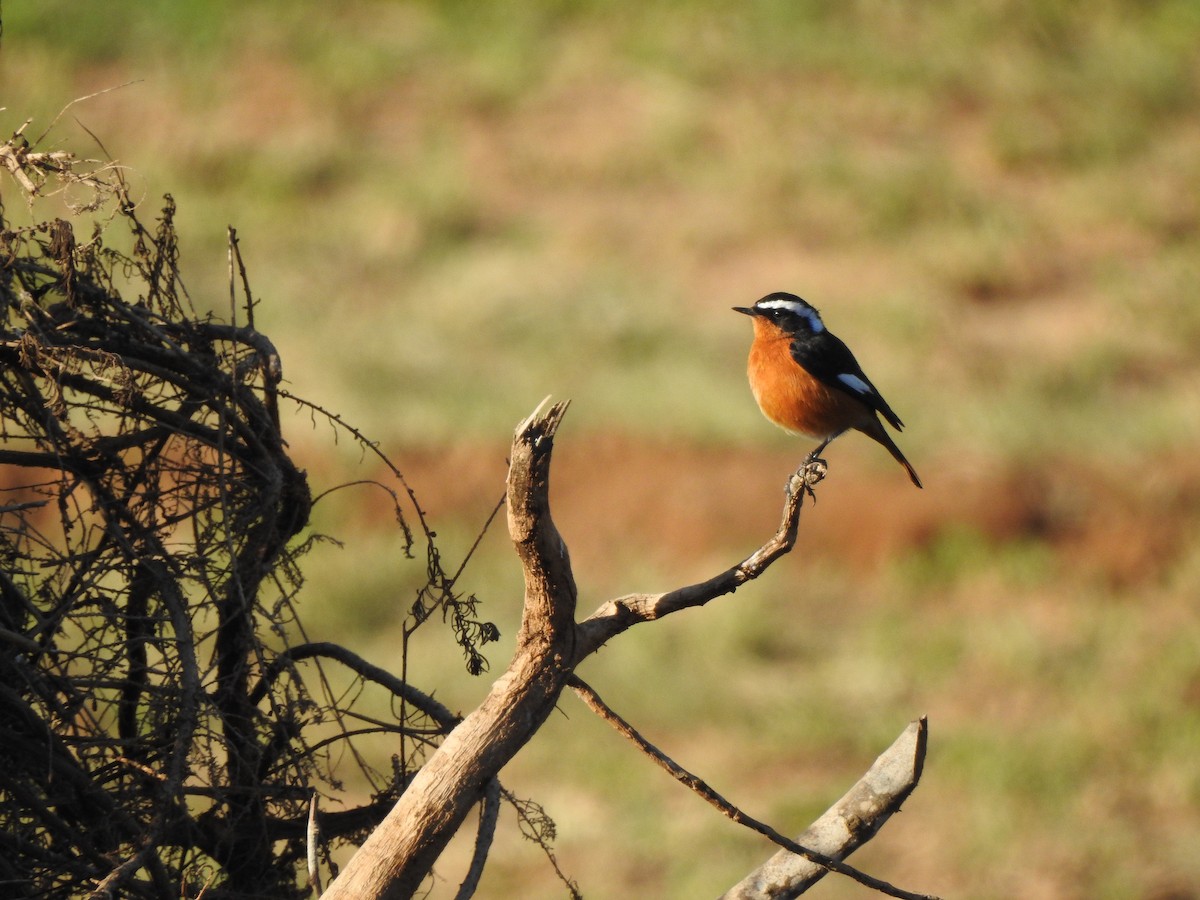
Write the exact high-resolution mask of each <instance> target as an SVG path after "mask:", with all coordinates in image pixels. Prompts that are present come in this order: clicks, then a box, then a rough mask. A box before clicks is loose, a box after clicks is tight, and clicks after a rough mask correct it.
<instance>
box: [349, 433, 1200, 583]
mask: <svg viewBox="0 0 1200 900" xmlns="http://www.w3.org/2000/svg"><path fill="white" fill-rule="evenodd" d="M852 439H853V438H851V440H852ZM506 449H507V448H506V447H503V446H499V445H496V446H478V445H477V446H465V445H460V446H452V447H441V448H426V449H420V450H406V451H403V452H400V453H397V454H396V455H395V457H394V458H395V459H396V461H397V463H398V464H399V466H400V467H401V469H402V470H403V471H404V473H405V476H406V477H407V478H408V480H409V483H410V484H411V485H412V486H413V488H414V490H415V491H416V493H417V496H418V497H419V498H420V500H421V502H422V504H423V505H424V506H425V508H426V510H427V511H428V512H429V514H430V516H431V518H432V520H433V522H434V523H435V527H436V523H437V522H439V521H441V522H443V523H444V522H446V521H447V520H450V519H454V520H465V521H468V522H476V521H477V522H480V523H481V522H482V521H483V520H484V518H486V515H487V513H488V512H489V511H490V509H491V506H492V504H493V503H494V502H495V501H496V500H497V499H498V498H499V496H500V494H501V492H502V491H503V483H504V474H505V455H506ZM873 449H874V448H873V447H871V446H869V445H864V447H860V448H853V450H852V448H850V447H840V448H839V447H835V448H834V449H833V450H832V451H831V452H830V453H828V454H827V456H828V457H830V458H831V470H830V474H829V478H828V480H827V481H826V483H825V484H823V485H822V486H820V487H819V488H818V497H819V502H818V503H817V504H816V505H815V506H814V507H811V508H809V509H807V510H806V512H805V520H804V525H803V526H802V529H801V544H802V546H803V547H804V548H805V552H806V553H807V554H810V555H813V556H816V557H819V558H823V559H828V560H831V561H840V562H843V563H845V564H847V565H848V566H849V567H851V569H852V570H853V569H860V570H863V571H870V570H871V569H873V568H875V567H876V566H878V565H879V564H880V563H882V562H885V561H887V560H889V559H891V558H893V557H896V556H897V555H900V554H902V553H905V552H909V551H912V550H914V549H920V548H922V547H926V546H928V545H929V544H930V543H931V542H932V541H934V540H935V539H936V538H937V537H938V536H939V535H942V534H945V533H947V532H949V531H952V530H965V531H968V532H972V533H975V534H978V535H980V536H982V537H983V538H984V539H985V540H990V541H993V542H995V543H996V544H1001V543H1004V542H1008V541H1017V540H1024V541H1031V542H1035V543H1044V544H1046V545H1047V546H1049V547H1050V548H1051V549H1052V550H1053V551H1054V553H1055V554H1056V556H1057V557H1058V559H1059V560H1060V561H1061V562H1062V563H1064V564H1066V565H1067V566H1069V567H1070V568H1072V569H1077V570H1085V571H1086V572H1088V573H1090V574H1091V575H1093V576H1098V577H1100V578H1101V579H1103V580H1104V581H1107V582H1109V583H1110V584H1112V585H1114V586H1118V585H1120V586H1128V585H1130V584H1133V583H1137V582H1140V581H1143V580H1146V579H1157V578H1159V577H1160V576H1161V575H1162V574H1163V573H1164V571H1166V570H1167V568H1168V567H1169V566H1170V565H1171V563H1172V562H1173V561H1174V560H1175V559H1176V558H1177V556H1178V554H1179V553H1180V552H1181V551H1182V550H1183V549H1184V542H1185V540H1186V538H1185V536H1186V535H1187V534H1195V533H1196V532H1197V526H1198V525H1200V459H1196V458H1193V457H1186V458H1185V457H1183V456H1179V457H1177V458H1169V459H1162V460H1154V461H1147V462H1144V463H1143V464H1142V466H1141V468H1140V469H1139V470H1138V471H1137V472H1128V471H1124V470H1121V471H1114V470H1109V469H1102V468H1099V467H1096V466H1088V465H1086V464H1084V463H1080V462H1078V461H1070V460H1045V459H1041V460H1038V461H1037V466H1036V468H1031V470H1029V471H1019V470H1016V469H1014V468H1004V467H999V466H997V465H995V464H994V463H991V462H989V461H987V460H978V461H970V460H966V461H964V460H955V461H947V460H943V461H937V460H934V461H929V460H925V461H923V463H922V464H921V465H920V466H919V469H920V471H921V474H922V477H923V478H924V480H925V484H926V489H925V490H924V491H918V490H917V489H915V488H914V487H913V486H912V485H911V484H910V483H909V482H908V479H907V477H906V476H905V475H904V472H903V471H901V470H900V469H899V468H898V467H897V468H895V470H894V471H893V470H892V469H891V468H890V467H888V468H880V467H879V466H876V465H874V464H872V463H870V461H869V460H868V459H867V458H866V455H865V454H867V453H869V452H870V451H871V450H873ZM860 451H861V452H860ZM800 457H801V453H800V452H799V451H797V452H795V453H793V452H791V451H775V450H771V451H764V450H761V449H752V448H747V447H696V446H686V445H685V446H681V445H679V444H677V443H665V442H662V443H656V442H652V441H646V440H639V439H635V438H632V437H627V436H619V435H609V436H598V435H592V436H575V435H572V436H570V437H567V438H561V437H560V439H559V446H558V447H557V448H556V451H555V459H554V468H553V474H552V489H551V501H552V503H553V511H554V516H555V521H556V522H557V524H558V526H559V529H560V531H561V532H562V533H563V535H564V537H565V538H566V540H567V543H568V546H569V547H570V549H571V554H572V557H573V559H574V560H575V562H576V564H577V565H579V566H586V567H588V568H590V569H592V570H593V571H604V570H605V565H606V564H607V565H608V566H613V565H627V564H630V563H632V562H634V561H641V562H643V563H645V564H648V565H654V566H665V567H667V568H668V569H670V570H673V571H679V570H680V569H681V568H686V567H687V566H689V565H692V564H697V565H711V560H713V559H714V558H717V559H719V560H721V561H727V560H728V556H729V554H730V553H731V552H732V553H735V554H736V553H742V552H745V553H748V552H750V551H751V550H753V549H754V548H755V547H756V546H757V545H758V544H759V543H761V541H763V540H765V539H766V538H767V537H768V536H769V535H770V534H771V533H772V532H773V530H774V527H775V525H776V524H777V522H778V516H779V514H780V512H781V509H782V489H783V485H784V483H785V481H786V480H787V476H788V475H789V474H790V473H791V471H793V469H794V468H795V466H796V465H797V463H798V462H799V460H800ZM381 480H384V481H386V479H385V478H381ZM364 514H365V520H364V524H366V523H367V522H370V521H372V520H375V519H377V518H378V519H379V520H380V521H381V522H382V521H384V520H388V521H390V519H391V513H390V510H388V509H385V508H384V507H383V506H382V505H380V507H379V508H378V509H370V510H364ZM501 527H502V525H501Z"/></svg>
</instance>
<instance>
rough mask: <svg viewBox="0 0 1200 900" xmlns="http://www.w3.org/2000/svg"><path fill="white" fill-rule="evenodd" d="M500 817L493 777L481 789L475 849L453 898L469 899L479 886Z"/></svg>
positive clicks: (498, 797) (497, 788) (496, 784)
mask: <svg viewBox="0 0 1200 900" xmlns="http://www.w3.org/2000/svg"><path fill="white" fill-rule="evenodd" d="M499 818H500V782H499V781H497V780H496V779H495V778H493V779H492V780H491V781H490V782H488V786H487V787H486V788H484V791H483V801H482V802H481V803H480V804H479V830H478V831H476V833H475V851H474V853H472V854H471V867H470V868H469V869H467V874H466V877H465V878H463V883H462V884H461V885H459V888H458V893H457V894H455V895H454V900H470V898H471V897H473V896H475V891H476V890H478V888H479V879H480V878H482V877H483V867H484V865H485V864H486V863H487V858H488V853H489V852H490V851H491V849H492V838H494V837H495V836H496V820H497V819H499Z"/></svg>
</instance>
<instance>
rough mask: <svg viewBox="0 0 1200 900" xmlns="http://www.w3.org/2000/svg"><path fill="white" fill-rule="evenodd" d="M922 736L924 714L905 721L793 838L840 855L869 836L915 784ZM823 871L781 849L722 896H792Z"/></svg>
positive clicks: (751, 899)
mask: <svg viewBox="0 0 1200 900" xmlns="http://www.w3.org/2000/svg"><path fill="white" fill-rule="evenodd" d="M927 738H928V724H927V722H926V720H925V719H924V718H921V719H918V720H917V721H915V722H911V723H909V726H908V727H907V728H906V729H905V730H904V731H903V732H902V733H901V735H900V736H899V737H898V738H897V739H896V740H895V742H894V743H893V744H892V746H890V747H889V748H888V749H887V750H885V751H884V752H883V753H882V754H881V755H880V756H879V758H878V759H877V760H875V764H874V765H872V766H871V768H870V769H869V770H868V771H867V773H866V774H865V775H864V776H863V777H862V778H861V779H859V781H858V782H857V783H856V784H855V785H854V787H852V788H851V789H850V790H849V791H847V792H846V794H845V796H843V797H842V799H840V800H838V802H837V803H835V804H834V805H833V806H831V807H830V808H829V809H828V810H827V811H826V812H825V813H824V814H823V815H822V816H821V817H820V818H819V819H817V820H816V821H815V822H813V824H812V825H810V826H809V827H808V828H807V829H806V830H805V831H804V833H803V834H801V835H800V836H799V837H798V838H796V843H797V844H800V845H802V846H804V847H807V848H809V849H811V850H815V851H817V852H818V853H821V854H824V855H825V856H828V857H830V858H831V859H836V860H842V859H845V858H846V857H847V856H849V855H850V854H851V853H853V852H854V851H855V850H857V849H858V848H859V847H861V846H862V845H863V844H865V843H866V842H867V841H869V840H870V839H871V838H873V837H874V836H875V834H876V833H877V832H878V831H879V829H880V828H882V827H883V824H884V823H885V822H886V821H887V820H888V819H889V818H891V816H892V814H893V813H895V812H897V811H898V810H899V809H900V806H901V805H902V804H903V803H904V801H905V800H906V799H908V796H909V794H911V793H912V792H913V789H914V788H915V787H916V786H917V782H918V781H919V780H920V778H921V770H922V768H923V767H924V765H925V745H926V741H927ZM826 874H827V870H826V869H825V868H824V867H822V866H819V865H817V864H816V863H813V862H810V861H809V860H807V859H805V858H804V857H802V856H797V855H796V854H794V853H789V852H788V851H787V850H781V851H779V852H778V853H776V854H775V855H774V856H772V857H771V858H770V859H768V860H767V861H766V862H765V863H763V864H762V865H761V866H759V867H758V868H757V869H755V870H754V871H753V872H751V873H750V874H749V875H747V876H746V877H745V878H744V879H742V880H741V881H739V882H738V883H737V884H736V885H734V886H733V887H732V888H730V889H729V890H728V891H727V892H726V893H725V894H723V895H722V896H721V900H791V898H793V897H798V896H799V895H800V894H802V893H804V891H806V890H808V888H810V887H811V886H812V885H814V884H816V883H817V882H818V881H820V880H821V878H823V877H824V876H825V875H826Z"/></svg>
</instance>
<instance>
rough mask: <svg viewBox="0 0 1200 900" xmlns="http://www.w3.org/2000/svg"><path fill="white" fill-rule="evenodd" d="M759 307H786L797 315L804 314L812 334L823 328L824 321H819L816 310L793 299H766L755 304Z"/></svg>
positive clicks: (819, 331)
mask: <svg viewBox="0 0 1200 900" xmlns="http://www.w3.org/2000/svg"><path fill="white" fill-rule="evenodd" d="M755 305H756V306H757V307H758V308H759V309H786V310H787V311H788V312H793V313H795V314H796V315H798V316H804V318H806V319H808V324H809V326H811V327H812V330H813V333H814V334H819V333H821V332H822V331H824V330H825V323H824V322H822V321H821V317H820V316H819V315H818V314H817V311H816V310H815V309H813V308H812V307H811V306H809V305H808V304H806V303H798V302H796V301H795V300H767V301H766V302H764V303H758V304H755Z"/></svg>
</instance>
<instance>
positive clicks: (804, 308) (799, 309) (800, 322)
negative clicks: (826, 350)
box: [733, 291, 825, 336]
mask: <svg viewBox="0 0 1200 900" xmlns="http://www.w3.org/2000/svg"><path fill="white" fill-rule="evenodd" d="M733 309H734V311H735V312H740V313H744V314H745V315H747V316H753V317H754V320H755V324H756V325H758V324H759V323H760V322H761V323H762V324H768V323H769V324H770V325H773V326H774V327H775V328H777V329H779V330H780V331H782V332H784V333H785V334H789V335H797V336H800V335H813V334H820V333H821V332H822V331H824V330H825V323H824V322H822V321H821V314H820V313H819V312H818V311H817V308H816V307H815V306H813V305H812V304H811V303H809V302H808V301H807V300H803V299H801V298H800V297H797V296H796V295H795V294H787V293H784V292H783V291H777V292H775V293H774V294H767V296H765V297H763V298H762V299H761V300H758V301H756V302H755V304H754V305H753V306H735V307H734V308H733Z"/></svg>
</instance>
